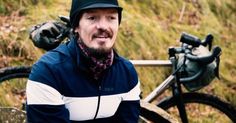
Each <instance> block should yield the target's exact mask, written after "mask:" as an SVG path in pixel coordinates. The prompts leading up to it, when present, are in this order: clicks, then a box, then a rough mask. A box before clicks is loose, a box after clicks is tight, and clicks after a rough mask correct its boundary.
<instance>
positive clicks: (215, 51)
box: [186, 46, 221, 65]
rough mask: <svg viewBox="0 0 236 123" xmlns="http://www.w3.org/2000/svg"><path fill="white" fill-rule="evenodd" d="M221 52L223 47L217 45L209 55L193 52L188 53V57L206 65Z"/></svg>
mask: <svg viewBox="0 0 236 123" xmlns="http://www.w3.org/2000/svg"><path fill="white" fill-rule="evenodd" d="M220 54H221V48H220V47H219V46H216V47H214V48H213V51H212V53H211V54H209V55H207V56H195V55H192V54H186V58H187V59H189V60H191V61H195V62H198V63H200V64H203V65H206V64H209V63H211V62H213V61H214V60H215V58H217V57H218V56H219V55H220Z"/></svg>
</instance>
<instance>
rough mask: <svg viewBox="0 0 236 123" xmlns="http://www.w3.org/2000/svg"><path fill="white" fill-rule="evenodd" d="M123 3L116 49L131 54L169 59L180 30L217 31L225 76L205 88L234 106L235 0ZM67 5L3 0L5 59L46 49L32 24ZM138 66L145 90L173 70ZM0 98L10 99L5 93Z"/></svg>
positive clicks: (0, 48)
mask: <svg viewBox="0 0 236 123" xmlns="http://www.w3.org/2000/svg"><path fill="white" fill-rule="evenodd" d="M120 4H121V6H123V8H124V11H123V18H122V24H121V27H120V33H119V35H118V40H117V42H116V49H117V51H118V52H119V53H120V54H121V55H122V56H125V57H126V58H128V59H168V55H167V54H168V47H170V46H178V45H179V42H178V40H179V38H180V34H181V33H182V32H188V33H191V34H194V35H196V36H198V37H200V38H201V39H203V38H204V37H205V36H206V35H207V34H208V33H211V34H213V35H214V37H215V38H214V44H215V45H219V46H221V48H222V50H223V53H222V55H221V66H220V78H221V80H220V81H219V80H215V81H214V82H213V83H212V84H211V86H209V87H208V88H206V89H204V90H203V91H205V92H209V93H212V94H215V95H217V96H220V97H221V98H222V99H224V100H227V101H229V102H230V103H232V104H233V105H235V106H236V96H235V92H236V64H235V63H236V57H233V56H234V54H235V52H236V51H235V50H234V49H235V48H236V43H235V35H236V30H235V28H236V14H235V10H236V1H235V0H227V1H224V0H214V1H213V0H201V1H196V0H180V1H172V0H159V1H154V0H149V1H142V0H120ZM69 9H70V1H66V0H63V1H56V0H41V1H38V0H19V1H15V0H0V18H1V19H0V27H1V28H0V60H1V58H2V59H3V58H5V59H7V60H5V61H4V62H6V61H7V62H6V63H5V66H11V65H20V64H21V65H30V64H32V63H33V62H34V61H36V60H37V59H38V58H39V57H40V56H41V55H42V54H43V53H44V51H42V50H40V49H38V48H35V47H34V46H33V44H32V43H31V41H30V40H29V37H28V29H29V28H30V27H31V26H32V25H35V24H38V23H42V22H45V21H47V20H55V19H57V15H66V16H68V12H69ZM39 10H40V11H39ZM6 24H8V25H6ZM1 29H2V30H1ZM6 30H8V31H6ZM137 71H138V73H139V77H140V81H141V82H142V83H141V84H142V89H143V96H145V95H147V94H148V93H149V92H150V91H151V90H152V89H153V88H154V87H156V86H157V85H158V84H160V82H161V81H163V80H164V78H165V77H166V76H167V75H168V74H169V73H170V69H168V70H166V69H165V68H137ZM0 92H2V90H1V89H0ZM3 93H4V92H3ZM0 100H1V102H6V104H7V101H5V99H4V98H2V96H1V98H0Z"/></svg>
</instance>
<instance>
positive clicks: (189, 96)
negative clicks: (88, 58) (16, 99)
mask: <svg viewBox="0 0 236 123" xmlns="http://www.w3.org/2000/svg"><path fill="white" fill-rule="evenodd" d="M60 19H61V20H62V21H63V22H66V23H68V22H69V21H68V18H67V17H64V16H60ZM69 32H70V27H68V29H67V30H65V31H64V32H62V33H61V34H60V35H59V36H58V39H60V40H61V39H64V38H65V37H69V36H68V34H70V33H69ZM212 40H213V36H212V35H208V36H206V38H205V39H204V41H201V40H200V39H199V38H197V37H195V36H192V35H189V34H186V33H183V34H182V36H181V39H180V42H182V45H181V47H173V48H170V49H169V60H145V61H143V60H131V62H132V63H133V64H134V65H135V66H146V65H151V66H167V67H171V68H172V69H173V70H172V71H173V72H172V74H171V75H170V76H169V77H167V79H166V80H164V81H163V82H162V83H161V84H160V85H159V86H158V87H157V88H155V89H154V90H153V91H152V92H151V93H150V94H148V96H147V97H145V98H144V99H143V101H144V102H146V103H151V102H152V101H153V100H155V99H156V97H158V96H159V95H161V94H162V93H163V92H164V91H166V90H167V89H168V88H171V91H172V96H170V97H167V98H164V99H163V100H162V101H160V102H159V103H158V104H156V106H158V107H160V108H162V109H163V110H165V111H167V112H168V113H170V114H171V115H172V113H174V114H173V115H176V114H179V118H180V121H181V122H183V123H188V122H193V121H191V120H194V119H193V118H192V117H191V118H190V119H189V117H190V116H189V115H192V114H191V112H188V111H189V110H190V109H189V107H190V108H196V106H195V105H194V104H199V105H200V107H199V108H200V109H202V108H203V109H204V108H205V107H206V108H207V110H209V109H211V110H210V111H211V112H213V111H215V110H217V111H216V113H218V111H220V113H218V115H216V116H217V117H225V119H224V122H225V120H226V119H227V120H228V121H227V122H236V109H235V108H234V107H233V106H232V105H230V104H229V103H228V102H225V101H222V100H221V99H220V98H218V97H216V96H213V95H210V94H205V93H198V92H196V90H200V89H201V88H203V87H204V86H207V85H208V84H209V83H208V84H205V85H201V87H199V88H197V89H193V90H192V91H189V92H184V91H183V90H182V85H184V87H186V83H188V82H190V81H193V82H194V81H196V79H197V78H199V77H200V76H202V75H203V73H204V71H205V69H206V67H202V69H200V70H199V72H197V73H196V74H194V75H192V76H190V77H185V76H184V77H182V75H181V74H182V73H181V72H180V71H181V69H182V68H183V66H185V62H186V61H187V60H191V61H194V62H197V63H201V65H202V66H206V65H208V64H210V63H212V62H213V61H215V60H219V56H220V54H221V49H220V47H215V48H213V50H212V53H211V54H209V55H207V56H202V57H199V56H195V55H193V54H192V50H193V49H195V48H198V47H200V46H203V47H207V46H208V47H209V49H211V47H212V46H211V45H212ZM179 54H184V57H183V62H182V64H181V65H179V57H178V55H179ZM147 63H148V64H147ZM30 70H31V66H22V67H21V66H20V67H9V68H2V69H0V82H3V81H9V80H11V79H18V78H26V79H27V78H28V76H29V74H30ZM182 72H183V71H182ZM189 89H191V88H189ZM192 105H193V106H192ZM174 107H177V109H173V108H174ZM190 111H191V110H190ZM177 112H179V113H177ZM200 112H201V111H200ZM206 113H207V112H206ZM141 117H143V118H144V119H147V120H149V121H152V122H167V121H165V120H164V119H161V117H160V116H159V115H158V114H156V113H155V112H151V111H148V110H146V109H145V108H144V107H142V108H141Z"/></svg>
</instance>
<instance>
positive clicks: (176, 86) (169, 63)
mask: <svg viewBox="0 0 236 123" xmlns="http://www.w3.org/2000/svg"><path fill="white" fill-rule="evenodd" d="M131 62H132V63H133V64H134V65H135V66H137V67H138V66H142V67H147V66H149V67H150V66H151V67H158V66H162V67H172V68H173V73H172V74H171V75H170V76H169V77H167V78H166V79H165V80H164V81H163V82H162V83H161V84H160V85H159V86H158V87H156V88H155V89H154V90H153V91H152V92H151V93H149V94H148V96H146V97H145V98H144V99H143V101H144V102H147V103H151V102H152V101H153V100H154V99H156V98H157V97H158V96H159V95H161V94H162V93H163V92H164V91H165V90H166V89H167V88H169V87H170V86H171V87H172V94H173V96H174V97H175V98H176V100H177V101H176V102H177V108H178V110H179V114H180V118H181V120H182V122H183V123H188V119H187V114H186V110H185V106H184V103H183V98H182V90H181V84H180V81H179V77H178V75H177V74H176V71H178V70H177V69H178V68H176V62H177V60H176V58H175V56H170V60H131ZM174 82H175V83H174Z"/></svg>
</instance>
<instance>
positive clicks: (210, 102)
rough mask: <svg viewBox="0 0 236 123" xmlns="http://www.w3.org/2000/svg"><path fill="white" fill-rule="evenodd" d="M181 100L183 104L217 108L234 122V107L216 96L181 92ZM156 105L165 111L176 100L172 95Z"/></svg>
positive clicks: (235, 111) (171, 106)
mask: <svg viewBox="0 0 236 123" xmlns="http://www.w3.org/2000/svg"><path fill="white" fill-rule="evenodd" d="M183 101H184V104H185V106H186V105H187V104H189V105H191V104H199V105H200V104H201V105H206V106H209V107H212V108H213V109H217V110H218V111H220V112H222V113H223V114H225V116H226V117H227V118H228V119H230V120H231V121H232V122H233V123H236V109H235V108H234V107H233V106H232V105H230V104H229V103H227V102H225V101H222V100H221V99H219V98H218V97H216V96H213V95H209V94H204V93H183ZM157 106H158V107H160V108H162V109H164V110H165V111H167V110H169V109H170V108H173V107H175V106H176V100H175V98H174V97H169V98H167V99H165V100H163V101H161V102H160V103H159V104H157ZM186 110H188V109H186ZM167 112H168V111H167ZM187 112H188V111H187ZM223 114H220V115H223ZM170 115H171V114H170ZM187 115H188V114H187Z"/></svg>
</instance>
